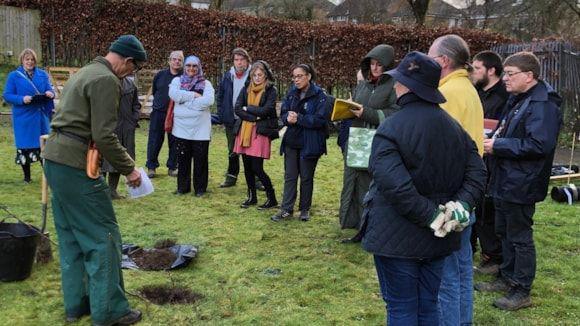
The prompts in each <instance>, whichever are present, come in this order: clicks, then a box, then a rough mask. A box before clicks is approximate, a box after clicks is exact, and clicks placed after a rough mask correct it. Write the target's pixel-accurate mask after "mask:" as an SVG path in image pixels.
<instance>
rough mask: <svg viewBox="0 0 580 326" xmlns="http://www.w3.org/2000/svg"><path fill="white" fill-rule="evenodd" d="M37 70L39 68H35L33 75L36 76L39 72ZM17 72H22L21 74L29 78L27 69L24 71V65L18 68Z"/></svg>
mask: <svg viewBox="0 0 580 326" xmlns="http://www.w3.org/2000/svg"><path fill="white" fill-rule="evenodd" d="M37 69H38V67H36V66H34V69H33V71H32V75H33V76H36V71H37ZM16 70H18V71H20V72H21V73H23V74H24V76H28V75H27V72H26V69H24V67H23V66H22V65H20V66H18V67H17V68H16Z"/></svg>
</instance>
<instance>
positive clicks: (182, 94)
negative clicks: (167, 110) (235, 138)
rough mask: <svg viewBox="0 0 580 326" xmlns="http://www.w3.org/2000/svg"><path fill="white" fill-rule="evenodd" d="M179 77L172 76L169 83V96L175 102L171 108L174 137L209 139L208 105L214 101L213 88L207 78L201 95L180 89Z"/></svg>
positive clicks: (209, 115) (209, 116) (209, 119)
mask: <svg viewBox="0 0 580 326" xmlns="http://www.w3.org/2000/svg"><path fill="white" fill-rule="evenodd" d="M180 88H181V83H180V79H179V77H175V78H173V80H172V81H171V84H170V85H169V97H170V98H171V99H172V100H173V101H174V102H175V106H174V108H173V114H174V116H173V130H172V131H171V134H173V136H175V137H179V138H182V139H188V140H210V138H211V114H210V111H209V108H210V106H212V105H213V103H214V98H215V90H214V88H213V86H212V84H211V82H210V81H209V80H206V81H205V89H204V90H203V95H202V96H201V97H197V98H196V97H195V93H194V92H191V91H185V90H182V89H180Z"/></svg>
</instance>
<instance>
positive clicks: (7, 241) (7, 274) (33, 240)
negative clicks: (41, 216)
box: [0, 220, 40, 282]
mask: <svg viewBox="0 0 580 326" xmlns="http://www.w3.org/2000/svg"><path fill="white" fill-rule="evenodd" d="M4 221H5V220H2V221H0V281H3V282H11V281H21V280H24V279H26V278H28V277H29V276H30V272H31V271H32V264H33V263H34V256H35V254H36V247H37V246H38V242H39V241H40V231H39V230H38V229H37V228H35V227H33V226H31V225H28V224H25V223H5V222H4Z"/></svg>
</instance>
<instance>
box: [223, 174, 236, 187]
mask: <svg viewBox="0 0 580 326" xmlns="http://www.w3.org/2000/svg"><path fill="white" fill-rule="evenodd" d="M237 180H238V178H237V177H236V176H233V175H231V174H228V175H226V179H225V180H224V182H222V183H221V184H220V188H229V187H233V186H235V185H236V181H237Z"/></svg>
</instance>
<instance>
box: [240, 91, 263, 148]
mask: <svg viewBox="0 0 580 326" xmlns="http://www.w3.org/2000/svg"><path fill="white" fill-rule="evenodd" d="M265 89H266V82H263V83H262V84H260V85H255V84H254V82H251V83H250V86H249V87H248V101H247V102H248V103H247V105H251V106H257V107H259V106H260V100H261V99H262V96H263V95H264V90H265ZM255 124H256V123H255V122H251V121H245V120H244V121H242V127H241V129H240V137H241V145H242V147H250V146H252V128H253V127H254V125H255Z"/></svg>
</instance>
